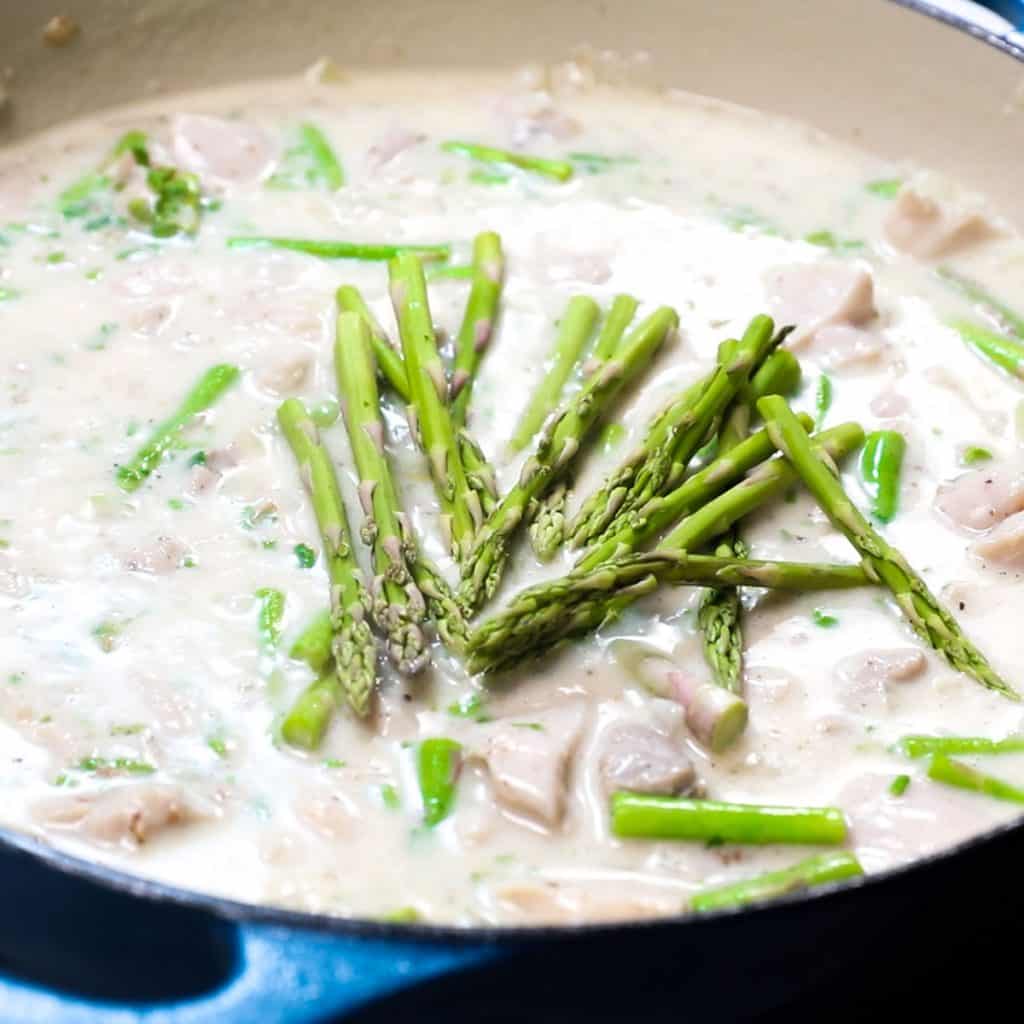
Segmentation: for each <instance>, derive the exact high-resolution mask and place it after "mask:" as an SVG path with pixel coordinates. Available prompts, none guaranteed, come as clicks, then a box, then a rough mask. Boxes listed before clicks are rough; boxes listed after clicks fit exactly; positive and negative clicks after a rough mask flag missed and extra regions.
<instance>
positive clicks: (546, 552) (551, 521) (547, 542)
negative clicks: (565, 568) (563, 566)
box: [526, 481, 569, 562]
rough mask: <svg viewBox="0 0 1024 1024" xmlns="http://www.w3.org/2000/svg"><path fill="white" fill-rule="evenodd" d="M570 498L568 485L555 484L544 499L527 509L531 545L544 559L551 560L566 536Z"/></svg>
mask: <svg viewBox="0 0 1024 1024" xmlns="http://www.w3.org/2000/svg"><path fill="white" fill-rule="evenodd" d="M568 500H569V488H568V485H567V484H566V483H565V482H564V481H561V482H559V483H557V484H555V486H554V487H552V488H551V490H550V491H549V492H548V494H547V495H545V497H544V498H543V500H541V501H539V502H535V503H534V505H533V506H531V508H529V509H527V513H526V515H527V518H528V519H529V521H530V528H529V531H530V546H531V547H532V548H533V553H534V554H535V555H536V556H537V557H538V558H539V559H540V560H541V561H542V562H550V561H551V559H552V558H554V557H555V553H556V552H557V551H558V549H559V548H560V547H561V546H562V540H563V539H564V537H565V507H566V505H567V504H568Z"/></svg>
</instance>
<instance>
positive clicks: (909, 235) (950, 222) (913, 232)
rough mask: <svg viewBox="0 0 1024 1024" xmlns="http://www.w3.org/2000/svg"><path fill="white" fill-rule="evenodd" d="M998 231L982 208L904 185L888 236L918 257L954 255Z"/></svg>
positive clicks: (889, 220) (888, 224)
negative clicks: (965, 205) (949, 200)
mask: <svg viewBox="0 0 1024 1024" xmlns="http://www.w3.org/2000/svg"><path fill="white" fill-rule="evenodd" d="M998 234H999V232H998V230H997V229H996V228H995V226H994V225H993V224H992V223H991V222H990V221H988V220H987V219H986V218H985V217H984V216H983V215H982V214H981V213H979V212H978V211H976V210H968V209H963V208H960V207H958V206H956V205H955V204H953V203H944V202H939V201H938V200H937V199H935V198H932V197H931V196H927V195H924V194H923V193H922V192H920V191H918V189H917V188H915V187H914V186H913V185H904V186H903V188H901V189H900V193H899V195H898V196H897V197H896V201H895V202H894V203H893V206H892V210H891V212H890V213H889V216H888V218H887V219H886V222H885V237H886V239H887V240H888V241H889V242H890V243H891V244H892V245H893V246H894V247H895V248H897V249H899V250H900V251H901V252H906V253H909V254H910V255H911V256H915V257H917V258H918V259H938V258H939V257H946V256H950V255H951V254H953V253H955V252H958V251H960V250H962V249H966V248H969V247H970V246H972V245H975V244H976V243H978V242H983V241H985V240H986V239H989V238H994V237H995V236H996V235H998Z"/></svg>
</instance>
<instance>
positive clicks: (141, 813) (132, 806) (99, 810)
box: [32, 783, 212, 849]
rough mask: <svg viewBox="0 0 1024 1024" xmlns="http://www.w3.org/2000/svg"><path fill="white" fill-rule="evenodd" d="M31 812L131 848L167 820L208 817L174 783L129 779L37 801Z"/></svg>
mask: <svg viewBox="0 0 1024 1024" xmlns="http://www.w3.org/2000/svg"><path fill="white" fill-rule="evenodd" d="M32 814H33V817H34V818H35V819H36V820H37V821H39V822H40V824H42V825H44V826H45V827H50V828H58V829H73V830H74V831H76V832H79V833H80V834H81V835H82V836H83V837H84V838H86V839H90V840H92V841H94V842H98V843H102V844H105V845H108V844H109V845H117V846H125V847H128V848H129V849H135V848H136V847H138V846H139V845H141V844H142V843H144V842H146V841H147V840H149V839H151V838H152V837H153V836H155V835H157V834H158V833H159V832H161V831H162V830H163V829H165V828H167V827H168V826H171V825H183V824H187V823H188V822H190V821H195V820H198V819H199V818H204V817H210V816H212V815H211V811H210V810H209V809H204V810H202V811H200V810H199V808H198V807H197V806H196V805H195V804H193V803H192V802H191V801H189V800H188V799H187V798H186V797H185V795H184V793H183V792H182V791H181V789H179V788H178V787H177V786H168V785H161V784H159V783H134V784H132V785H125V786H117V787H115V788H113V789H107V790H101V791H97V792H92V793H76V794H75V795H74V796H69V797H57V798H54V799H49V800H41V801H39V802H38V803H36V804H35V805H34V806H33V808H32Z"/></svg>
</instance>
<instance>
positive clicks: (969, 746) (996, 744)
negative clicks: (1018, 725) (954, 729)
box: [896, 736, 1024, 757]
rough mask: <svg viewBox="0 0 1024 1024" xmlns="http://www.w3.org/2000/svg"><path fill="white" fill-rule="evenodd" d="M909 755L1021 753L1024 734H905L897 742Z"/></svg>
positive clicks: (1023, 751) (897, 745)
mask: <svg viewBox="0 0 1024 1024" xmlns="http://www.w3.org/2000/svg"><path fill="white" fill-rule="evenodd" d="M896 747H897V749H898V750H900V751H901V752H902V753H904V754H906V755H907V757H926V756H927V755H928V754H1019V753H1024V736H1007V737H1005V738H1004V739H1001V740H990V739H988V738H987V737H985V736H904V737H903V738H902V739H901V740H900V741H899V743H897V744H896Z"/></svg>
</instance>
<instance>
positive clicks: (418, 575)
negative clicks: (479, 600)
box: [412, 552, 469, 654]
mask: <svg viewBox="0 0 1024 1024" xmlns="http://www.w3.org/2000/svg"><path fill="white" fill-rule="evenodd" d="M412 578H413V580H414V582H415V583H416V586H417V587H418V588H419V591H420V593H421V594H422V595H423V597H424V598H425V599H426V602H427V614H428V615H429V616H430V618H431V619H432V620H433V623H434V626H435V628H436V629H437V635H438V636H439V637H440V638H441V642H442V643H443V644H444V645H445V647H447V648H448V649H449V650H450V651H454V652H455V653H456V654H462V653H464V652H465V650H466V643H467V642H468V640H469V624H468V623H467V622H466V618H465V616H464V615H463V612H462V608H461V607H460V605H459V602H458V600H457V599H456V597H455V594H454V593H452V589H451V587H449V586H448V583H447V581H446V580H445V578H444V577H443V576H442V575H441V572H440V570H439V569H438V568H437V566H435V565H434V564H433V563H432V562H431V561H430V560H429V559H428V558H426V556H425V555H424V554H423V553H422V552H418V553H417V556H416V559H415V560H414V562H413V564H412Z"/></svg>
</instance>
